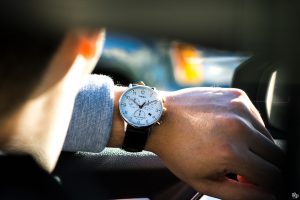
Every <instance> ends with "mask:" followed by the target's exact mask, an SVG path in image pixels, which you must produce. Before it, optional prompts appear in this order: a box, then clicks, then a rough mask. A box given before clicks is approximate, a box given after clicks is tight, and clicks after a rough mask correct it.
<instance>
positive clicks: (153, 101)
mask: <svg viewBox="0 0 300 200" xmlns="http://www.w3.org/2000/svg"><path fill="white" fill-rule="evenodd" d="M156 101H157V100H153V101H150V102H148V103H146V104H145V105H143V106H146V105H149V104H151V103H153V102H156Z"/></svg>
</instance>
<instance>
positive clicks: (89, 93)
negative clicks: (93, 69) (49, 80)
mask: <svg viewBox="0 0 300 200" xmlns="http://www.w3.org/2000/svg"><path fill="white" fill-rule="evenodd" d="M113 86H114V84H113V81H112V80H111V79H110V78H109V77H107V76H103V75H90V76H89V77H88V78H87V79H86V80H85V82H84V84H83V86H82V87H81V89H80V91H79V93H78V95H77V97H76V100H75V104H74V110H73V115H72V119H71V122H70V125H69V129H68V133H67V136H66V140H65V143H64V147H63V150H65V151H88V152H100V151H102V150H103V149H104V148H105V146H106V144H107V143H108V140H109V137H110V132H111V127H112V118H113V106H114V104H113V100H114V99H113V98H114V90H113Z"/></svg>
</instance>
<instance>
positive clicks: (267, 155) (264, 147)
mask: <svg viewBox="0 0 300 200" xmlns="http://www.w3.org/2000/svg"><path fill="white" fill-rule="evenodd" d="M251 132H252V133H251V134H249V135H250V136H249V137H248V145H249V149H250V151H252V152H253V153H255V154H256V155H258V156H260V157H261V158H263V159H264V160H267V161H269V162H271V163H273V164H274V165H276V166H277V167H279V168H282V167H283V166H284V160H285V154H284V152H283V151H282V150H281V149H280V148H279V147H278V146H277V145H276V144H274V143H273V142H272V141H270V140H269V139H268V138H266V137H265V136H264V135H262V134H261V133H260V132H259V131H257V130H251Z"/></svg>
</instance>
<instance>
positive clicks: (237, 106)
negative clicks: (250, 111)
mask: <svg viewBox="0 0 300 200" xmlns="http://www.w3.org/2000/svg"><path fill="white" fill-rule="evenodd" d="M229 106H230V108H231V109H232V110H236V111H243V110H245V109H246V105H245V103H244V102H243V101H242V100H240V99H233V100H231V101H230V103H229Z"/></svg>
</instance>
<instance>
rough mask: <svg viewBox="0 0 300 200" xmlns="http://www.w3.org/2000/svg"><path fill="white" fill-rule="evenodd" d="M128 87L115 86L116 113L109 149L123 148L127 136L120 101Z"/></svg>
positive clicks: (114, 113)
mask: <svg viewBox="0 0 300 200" xmlns="http://www.w3.org/2000/svg"><path fill="white" fill-rule="evenodd" d="M126 89H127V88H126V87H120V86H115V87H114V109H113V110H114V111H113V122H112V129H111V134H110V138H109V141H108V144H107V146H108V147H121V146H122V144H123V140H124V135H125V130H124V129H125V127H124V126H125V124H124V120H123V119H122V117H121V115H120V112H119V99H120V97H121V95H122V93H123V92H124V91H125V90H126Z"/></svg>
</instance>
